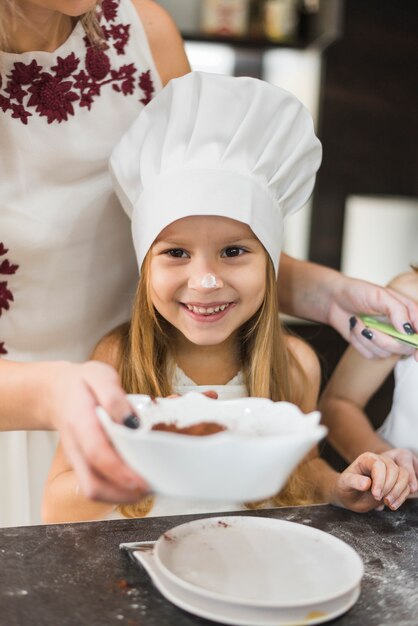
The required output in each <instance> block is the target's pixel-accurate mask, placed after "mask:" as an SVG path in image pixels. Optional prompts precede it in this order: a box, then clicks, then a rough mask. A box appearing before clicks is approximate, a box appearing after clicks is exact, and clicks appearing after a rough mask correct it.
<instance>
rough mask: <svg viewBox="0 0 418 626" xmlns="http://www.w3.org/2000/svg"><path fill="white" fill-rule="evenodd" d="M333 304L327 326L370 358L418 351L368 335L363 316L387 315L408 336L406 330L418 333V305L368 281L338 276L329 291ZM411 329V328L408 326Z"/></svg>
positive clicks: (417, 355) (416, 354)
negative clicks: (363, 314)
mask: <svg viewBox="0 0 418 626" xmlns="http://www.w3.org/2000/svg"><path fill="white" fill-rule="evenodd" d="M329 294H330V302H329V308H328V319H327V322H328V324H330V325H331V326H332V327H333V328H335V329H336V330H337V331H338V332H339V333H340V334H341V335H342V336H343V337H344V339H345V340H346V341H348V342H350V343H351V344H352V345H353V346H354V347H355V348H356V349H357V350H358V351H359V352H360V354H362V355H363V356H364V357H366V358H369V359H370V358H376V357H378V358H384V357H387V356H390V355H391V354H400V355H410V354H413V353H414V352H415V358H416V359H417V360H418V350H415V349H414V348H413V347H411V346H408V345H407V344H404V343H401V342H400V341H396V339H392V338H391V337H389V336H388V335H384V334H383V333H381V332H379V331H377V330H373V334H372V337H370V334H369V333H365V334H362V333H363V331H365V325H364V324H363V322H362V321H361V319H360V318H358V317H357V315H358V314H359V313H365V314H369V315H385V316H387V317H388V318H389V320H390V321H391V323H392V324H393V325H394V326H395V328H396V329H397V330H398V331H400V332H401V333H404V334H405V337H407V336H408V334H407V332H406V329H408V330H409V329H410V332H414V331H416V330H417V329H418V304H417V303H416V302H414V301H412V300H410V299H408V298H406V297H405V296H403V295H402V294H400V293H398V292H397V291H393V290H391V289H388V288H384V287H379V286H377V285H374V284H372V283H368V282H366V281H364V280H356V279H352V278H347V277H346V276H343V275H342V274H338V275H337V277H336V278H335V279H334V280H333V282H332V284H331V285H330V287H329ZM408 325H409V326H408Z"/></svg>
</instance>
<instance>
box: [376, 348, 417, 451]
mask: <svg viewBox="0 0 418 626" xmlns="http://www.w3.org/2000/svg"><path fill="white" fill-rule="evenodd" d="M394 373H395V391H394V393H393V402H392V407H391V410H390V413H389V415H388V416H387V418H386V420H385V421H384V423H383V424H382V426H381V427H380V429H379V433H380V435H381V436H382V437H383V438H384V439H385V440H386V441H387V442H388V443H390V445H392V446H393V447H394V448H408V449H409V450H412V451H413V452H415V454H418V362H417V361H415V359H414V357H413V356H410V357H408V358H406V359H401V360H400V361H398V363H397V364H396V367H395V372H394Z"/></svg>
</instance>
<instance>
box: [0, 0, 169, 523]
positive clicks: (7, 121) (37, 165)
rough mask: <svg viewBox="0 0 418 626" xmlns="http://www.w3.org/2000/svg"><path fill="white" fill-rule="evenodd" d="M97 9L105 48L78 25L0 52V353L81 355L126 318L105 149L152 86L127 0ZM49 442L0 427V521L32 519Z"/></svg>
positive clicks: (124, 277) (125, 230)
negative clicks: (59, 40) (53, 46)
mask: <svg viewBox="0 0 418 626" xmlns="http://www.w3.org/2000/svg"><path fill="white" fill-rule="evenodd" d="M106 7H107V9H106V10H107V15H105V16H104V26H105V32H106V33H107V42H108V48H107V49H106V50H104V51H103V52H100V53H94V51H93V52H92V51H91V50H89V48H88V47H87V45H86V42H85V40H84V38H85V33H84V30H83V27H82V25H81V23H78V25H77V26H76V28H75V29H74V31H73V32H72V34H71V35H70V37H69V38H68V40H67V41H66V42H64V43H63V45H62V46H60V47H59V48H58V49H57V50H56V51H55V52H52V53H47V52H33V53H32V52H30V53H25V54H12V53H4V52H0V72H1V74H0V75H1V81H0V138H1V150H0V188H1V194H0V356H2V357H3V358H9V359H12V360H17V361H36V360H53V359H68V360H72V361H83V360H85V359H86V358H87V357H88V355H89V354H90V353H91V350H92V348H93V347H94V346H95V344H96V343H97V341H98V340H99V339H100V338H101V337H102V336H103V335H104V334H105V333H106V332H107V331H108V330H110V329H111V328H113V327H114V326H116V325H118V324H120V323H122V322H124V321H126V320H127V319H128V318H129V314H130V306H131V300H132V296H133V293H134V290H135V287H136V284H137V274H138V270H137V264H136V259H135V255H134V251H133V245H132V237H131V230H130V220H129V219H128V218H127V216H126V215H125V213H124V211H123V209H122V208H121V206H120V204H119V202H118V200H117V198H116V195H115V194H114V192H113V189H112V185H111V179H110V175H109V173H108V159H109V156H110V153H111V151H112V149H113V147H114V145H115V144H116V142H117V141H118V139H120V137H121V136H122V135H123V133H124V132H125V131H126V130H127V128H128V127H129V126H130V124H131V123H132V122H133V121H134V119H135V118H136V117H137V115H138V112H139V111H140V110H141V109H142V108H143V106H144V104H145V103H146V102H147V101H148V100H149V99H151V98H152V96H153V95H154V94H155V93H157V92H158V91H160V90H161V88H162V84H161V79H160V77H159V75H158V72H157V69H156V67H155V63H154V60H153V58H152V55H151V51H150V48H149V44H148V41H147V38H146V35H145V32H144V29H143V26H142V23H141V21H140V19H139V17H138V15H137V13H136V10H135V8H134V7H133V5H132V4H131V1H130V0H120V2H118V1H116V0H111V1H110V2H107V3H106ZM29 114H30V115H29ZM25 121H26V123H24V122H25ZM6 351H7V352H6ZM55 445H56V437H55V435H54V434H53V433H45V432H30V433H25V432H10V433H0V492H1V494H2V495H1V505H0V526H8V525H22V524H34V523H38V522H40V502H41V494H42V490H43V485H44V481H45V478H46V476H47V471H48V469H49V465H50V462H51V459H52V455H53V452H54V449H55Z"/></svg>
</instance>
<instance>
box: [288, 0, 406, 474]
mask: <svg viewBox="0 0 418 626" xmlns="http://www.w3.org/2000/svg"><path fill="white" fill-rule="evenodd" d="M323 68H324V69H323V83H322V97H321V107H320V111H321V117H320V124H319V135H320V138H321V141H322V143H323V147H324V158H323V164H322V166H321V169H320V172H319V175H318V178H317V183H316V187H315V194H314V198H313V214H312V227H311V241H310V258H311V260H313V261H316V262H318V263H322V264H324V265H328V266H331V267H334V268H337V269H339V267H340V255H341V244H342V234H343V233H342V230H343V219H344V206H345V200H346V197H347V196H348V195H351V194H373V195H378V194H394V195H405V196H418V122H417V120H418V2H416V1H415V0H364V1H359V0H345V3H344V20H343V33H342V37H341V39H339V40H338V41H336V42H335V43H333V44H332V45H331V46H330V47H329V48H327V49H326V50H325V51H324V66H323ZM417 247H418V240H417ZM296 332H298V333H299V334H301V335H302V336H303V337H304V338H305V339H306V340H308V341H309V342H310V343H311V344H312V345H313V347H314V348H315V349H316V351H317V353H318V354H319V356H320V359H321V362H322V366H323V382H326V380H327V379H328V378H329V375H330V374H331V372H332V370H333V368H334V366H335V364H336V363H337V360H338V358H339V357H340V355H341V354H342V352H343V350H344V349H345V346H346V344H345V342H344V341H343V340H342V339H341V337H339V336H338V335H337V333H336V332H335V331H333V330H332V329H330V328H327V327H325V326H311V327H309V326H303V325H301V326H299V327H297V328H296ZM392 393H393V376H390V377H389V379H388V380H387V382H386V384H385V385H384V386H383V387H382V389H380V390H379V391H378V393H377V394H376V395H375V397H374V398H372V400H371V402H370V403H369V406H368V407H367V411H368V414H369V415H370V417H371V419H372V421H373V423H374V424H375V426H378V425H380V424H381V423H382V421H383V419H384V418H385V416H386V415H387V413H388V411H389V408H390V404H391V398H392ZM323 454H324V456H325V457H326V458H327V459H328V460H330V461H331V462H332V463H333V465H334V466H335V467H337V468H341V467H343V463H342V462H341V460H340V459H339V457H338V455H336V453H334V452H333V451H332V450H331V449H330V448H329V447H325V449H324V450H323Z"/></svg>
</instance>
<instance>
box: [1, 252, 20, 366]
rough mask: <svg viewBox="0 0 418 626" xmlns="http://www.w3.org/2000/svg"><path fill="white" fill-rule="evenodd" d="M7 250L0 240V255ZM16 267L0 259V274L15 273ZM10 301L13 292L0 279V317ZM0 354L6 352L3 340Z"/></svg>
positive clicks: (6, 309) (5, 282)
mask: <svg viewBox="0 0 418 626" xmlns="http://www.w3.org/2000/svg"><path fill="white" fill-rule="evenodd" d="M7 252H8V249H7V248H6V246H5V245H4V244H3V243H1V242H0V256H4V255H5V254H6V253H7ZM18 267H19V266H18V265H16V264H12V263H10V261H9V259H3V260H2V261H0V274H2V275H4V276H8V275H11V274H15V273H16V271H17V269H18ZM10 302H13V294H12V292H11V291H10V289H9V288H8V284H7V281H0V317H1V316H2V314H3V311H8V310H9V308H10ZM0 354H7V350H6V348H5V345H4V341H1V342H0Z"/></svg>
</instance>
